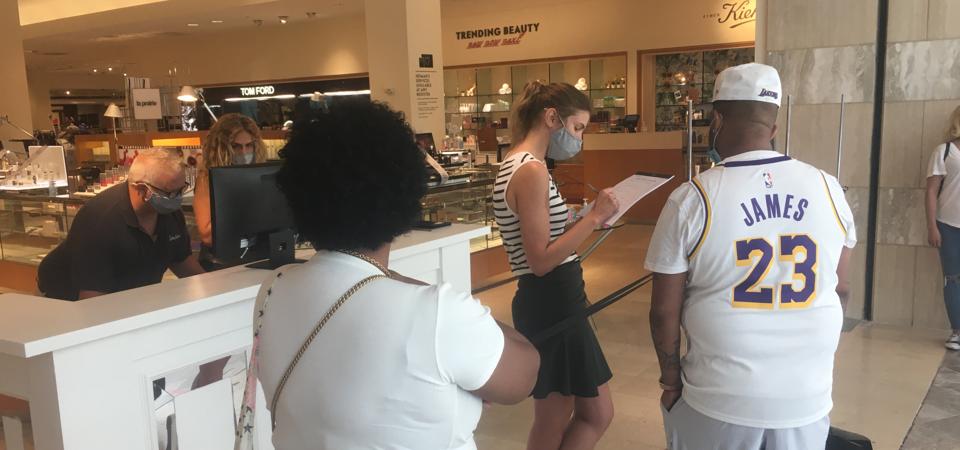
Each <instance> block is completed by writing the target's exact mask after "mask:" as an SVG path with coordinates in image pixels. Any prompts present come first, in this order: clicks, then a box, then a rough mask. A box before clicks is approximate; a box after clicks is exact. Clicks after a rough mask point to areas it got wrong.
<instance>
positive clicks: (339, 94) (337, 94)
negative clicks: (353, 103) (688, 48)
mask: <svg viewBox="0 0 960 450" xmlns="http://www.w3.org/2000/svg"><path fill="white" fill-rule="evenodd" d="M323 95H328V96H331V97H342V96H347V95H370V89H364V90H360V91H333V92H324V93H323Z"/></svg>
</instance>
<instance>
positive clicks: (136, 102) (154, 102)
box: [130, 89, 163, 120]
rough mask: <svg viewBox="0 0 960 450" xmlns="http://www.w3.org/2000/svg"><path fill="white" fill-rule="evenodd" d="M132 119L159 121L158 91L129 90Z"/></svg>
mask: <svg viewBox="0 0 960 450" xmlns="http://www.w3.org/2000/svg"><path fill="white" fill-rule="evenodd" d="M130 91H131V93H132V95H133V98H132V99H131V100H132V101H133V118H134V119H137V120H147V119H160V118H162V116H163V114H162V113H161V111H160V89H131V90H130Z"/></svg>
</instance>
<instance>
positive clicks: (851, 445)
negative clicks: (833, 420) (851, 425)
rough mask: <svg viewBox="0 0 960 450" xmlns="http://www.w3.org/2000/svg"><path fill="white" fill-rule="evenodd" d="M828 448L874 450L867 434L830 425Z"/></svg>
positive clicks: (831, 449)
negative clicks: (862, 434) (863, 434)
mask: <svg viewBox="0 0 960 450" xmlns="http://www.w3.org/2000/svg"><path fill="white" fill-rule="evenodd" d="M826 450H873V444H871V443H870V439H867V438H866V437H865V436H861V435H859V434H856V433H851V432H849V431H844V430H841V429H839V428H835V427H830V434H828V435H827V448H826Z"/></svg>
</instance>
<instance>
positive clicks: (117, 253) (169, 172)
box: [37, 149, 204, 300]
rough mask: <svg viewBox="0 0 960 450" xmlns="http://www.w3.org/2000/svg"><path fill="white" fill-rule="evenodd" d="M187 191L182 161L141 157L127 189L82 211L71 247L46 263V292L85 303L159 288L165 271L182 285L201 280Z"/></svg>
mask: <svg viewBox="0 0 960 450" xmlns="http://www.w3.org/2000/svg"><path fill="white" fill-rule="evenodd" d="M188 189H189V186H188V185H187V182H186V174H185V172H184V167H183V163H182V162H181V160H180V158H179V157H178V156H177V155H176V154H174V153H171V152H169V151H166V150H160V149H152V150H146V151H141V152H140V155H139V156H138V157H137V159H136V160H134V162H133V165H131V166H130V173H129V175H128V178H127V182H126V183H123V184H119V185H117V186H114V187H112V188H110V189H107V190H106V191H103V192H102V193H100V195H98V196H96V197H95V198H93V199H91V200H90V201H89V202H87V203H86V204H85V205H84V206H83V207H82V208H80V211H78V212H77V216H76V218H74V220H73V225H72V226H71V227H70V232H69V233H68V234H67V239H66V240H65V241H64V242H63V243H61V244H60V245H59V246H57V248H55V249H54V250H53V251H52V252H50V254H48V255H47V257H46V258H44V259H43V261H42V262H41V263H40V269H39V273H38V276H37V284H38V287H39V288H40V291H41V292H42V293H43V294H44V295H45V296H47V297H50V298H57V299H61V300H82V299H85V298H90V297H96V296H98V295H104V294H109V293H112V292H119V291H124V290H127V289H134V288H138V287H142V286H147V285H150V284H154V283H159V282H160V280H161V279H162V278H163V274H164V272H165V271H166V270H167V268H169V269H170V270H172V271H173V273H175V274H176V275H177V276H178V277H181V278H183V277H188V276H191V275H196V274H199V273H203V272H204V270H203V268H202V267H200V263H199V262H198V261H197V258H196V256H194V255H192V253H191V251H190V235H189V234H188V233H187V226H186V222H185V221H184V218H183V213H182V212H181V211H180V204H181V202H182V200H183V194H184V192H185V191H187V190H188Z"/></svg>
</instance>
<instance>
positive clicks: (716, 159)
mask: <svg viewBox="0 0 960 450" xmlns="http://www.w3.org/2000/svg"><path fill="white" fill-rule="evenodd" d="M721 129H723V123H720V126H719V127H717V131H714V132H713V133H710V150H707V156H708V157H709V158H710V160H711V161H713V163H714V164H720V161H723V158H722V157H720V152H718V151H717V137H718V136H720V130H721Z"/></svg>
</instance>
